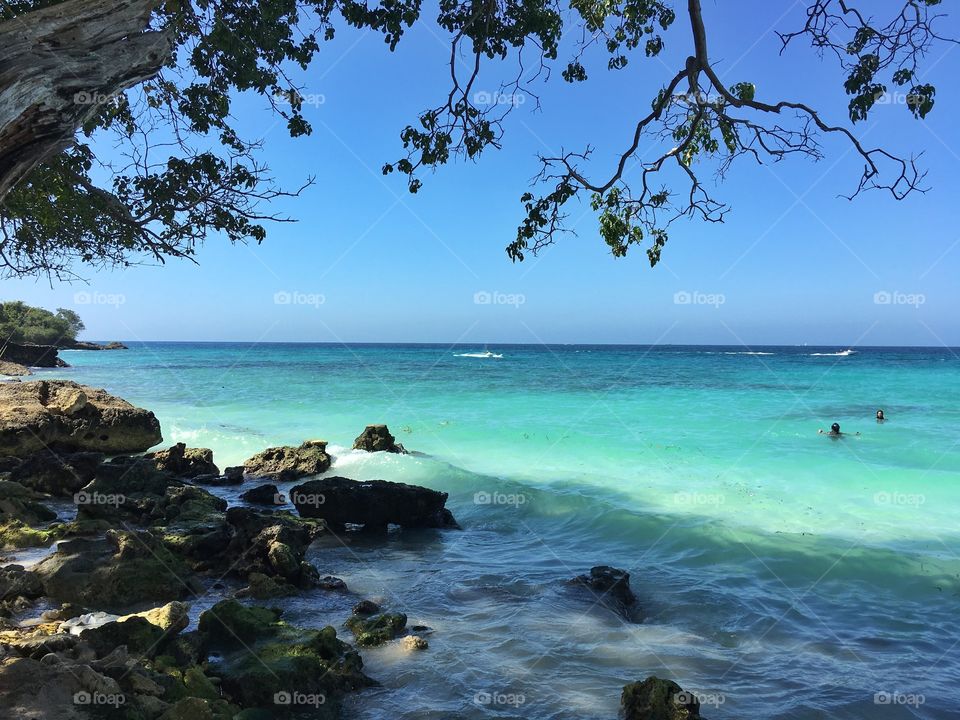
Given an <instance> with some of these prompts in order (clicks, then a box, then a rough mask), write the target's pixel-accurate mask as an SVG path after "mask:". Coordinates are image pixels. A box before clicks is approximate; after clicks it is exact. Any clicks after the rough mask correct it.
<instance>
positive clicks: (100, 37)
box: [0, 0, 173, 202]
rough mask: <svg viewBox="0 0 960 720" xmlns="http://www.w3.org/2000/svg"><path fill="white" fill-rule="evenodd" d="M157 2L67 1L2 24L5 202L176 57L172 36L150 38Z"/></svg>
mask: <svg viewBox="0 0 960 720" xmlns="http://www.w3.org/2000/svg"><path fill="white" fill-rule="evenodd" d="M155 4H156V0H67V1H66V2H63V3H60V4H58V5H53V6H52V7H47V8H44V9H41V10H34V11H32V12H28V13H24V14H23V15H20V16H18V17H14V18H13V19H11V20H7V21H5V22H3V23H2V24H0V202H2V201H3V198H4V197H5V196H6V194H7V193H8V192H9V191H10V189H11V188H12V187H13V186H14V185H15V184H16V183H18V182H19V181H20V180H22V179H23V178H24V177H26V176H27V175H28V174H29V173H30V171H31V170H33V168H34V167H36V166H37V164H39V163H41V162H43V161H44V160H46V159H48V158H50V157H53V156H54V155H56V154H57V153H59V152H61V151H63V150H64V149H66V148H67V147H69V146H70V145H71V144H72V143H73V141H74V137H75V135H76V133H77V130H78V128H79V127H80V126H81V125H82V124H83V123H84V122H85V121H86V120H88V119H89V118H90V117H92V116H93V114H94V113H96V111H97V108H98V106H99V105H101V104H103V103H104V102H105V101H106V100H107V99H108V98H109V97H110V96H111V95H113V94H115V93H117V92H119V91H122V90H125V89H126V88H129V87H131V86H133V85H136V84H138V83H140V82H143V81H144V80H146V79H148V78H150V77H153V76H154V75H156V73H157V72H158V71H159V70H160V68H161V67H162V66H163V64H164V63H165V62H166V61H167V60H168V59H169V58H170V54H171V52H172V50H173V42H172V37H173V34H172V32H170V31H165V32H157V31H148V32H145V28H146V27H147V24H148V22H149V20H150V13H151V10H152V9H153V7H154V6H155Z"/></svg>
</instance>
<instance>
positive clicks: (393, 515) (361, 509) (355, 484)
mask: <svg viewBox="0 0 960 720" xmlns="http://www.w3.org/2000/svg"><path fill="white" fill-rule="evenodd" d="M290 501H291V502H292V503H293V504H294V506H295V507H296V508H297V512H298V513H300V515H301V516H303V517H311V518H323V519H324V520H325V521H326V522H327V524H328V525H331V526H334V527H343V526H344V525H346V524H348V523H349V524H356V525H364V526H366V527H367V528H369V529H374V528H376V529H379V528H386V527H387V525H390V524H393V525H402V526H404V527H432V528H458V527H459V526H458V525H457V522H456V520H454V519H453V515H452V514H451V513H450V511H449V510H447V509H446V508H445V507H444V505H445V504H446V502H447V493H443V492H438V491H436V490H430V489H429V488H424V487H419V486H417V485H407V484H405V483H394V482H388V481H386V480H366V481H363V482H359V481H357V480H350V479H349V478H344V477H328V478H321V479H318V480H308V481H307V482H305V483H303V484H301V485H297V486H296V487H295V488H293V489H292V490H291V491H290Z"/></svg>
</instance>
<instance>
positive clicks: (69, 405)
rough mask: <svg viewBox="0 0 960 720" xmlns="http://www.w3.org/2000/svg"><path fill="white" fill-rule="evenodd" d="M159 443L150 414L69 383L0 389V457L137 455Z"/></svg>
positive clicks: (102, 392)
mask: <svg viewBox="0 0 960 720" xmlns="http://www.w3.org/2000/svg"><path fill="white" fill-rule="evenodd" d="M162 439H163V437H162V435H161V434H160V423H159V422H158V421H157V418H156V417H155V416H154V414H153V413H152V412H149V411H147V410H143V409H141V408H137V407H134V406H133V405H131V404H130V403H128V402H127V401H125V400H121V399H120V398H118V397H115V396H113V395H110V394H109V393H107V392H106V391H105V390H100V389H97V388H92V387H88V386H85V385H78V384H77V383H75V382H70V381H69V380H34V381H31V382H21V383H0V455H14V456H17V457H25V456H26V455H28V454H30V453H34V452H37V451H39V450H44V449H47V448H52V449H55V450H58V451H82V450H92V451H97V452H105V453H108V454H109V453H124V452H140V451H142V450H146V449H147V448H149V447H151V446H152V445H156V444H157V443H158V442H160V441H161V440H162Z"/></svg>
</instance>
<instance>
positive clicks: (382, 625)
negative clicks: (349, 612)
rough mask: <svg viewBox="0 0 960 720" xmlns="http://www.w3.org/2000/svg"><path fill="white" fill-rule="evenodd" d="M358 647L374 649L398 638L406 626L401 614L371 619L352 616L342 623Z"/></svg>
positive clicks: (405, 619) (389, 614) (390, 614)
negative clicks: (351, 634)
mask: <svg viewBox="0 0 960 720" xmlns="http://www.w3.org/2000/svg"><path fill="white" fill-rule="evenodd" d="M344 624H345V625H346V626H347V628H348V629H349V630H350V631H351V632H352V633H353V634H354V637H356V639H357V645H359V646H360V647H374V646H376V645H383V644H384V643H385V642H388V641H390V640H393V639H394V638H396V637H399V636H400V634H401V633H402V632H403V629H404V628H405V627H406V626H407V616H406V615H404V614H403V613H383V614H381V615H374V616H372V617H362V616H360V615H354V616H353V617H351V618H349V619H348V620H347V621H346V623H344Z"/></svg>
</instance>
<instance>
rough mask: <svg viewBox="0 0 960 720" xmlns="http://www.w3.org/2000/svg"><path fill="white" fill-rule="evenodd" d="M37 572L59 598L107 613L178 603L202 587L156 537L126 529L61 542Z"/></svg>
mask: <svg viewBox="0 0 960 720" xmlns="http://www.w3.org/2000/svg"><path fill="white" fill-rule="evenodd" d="M34 572H35V573H36V574H37V575H38V576H39V578H40V580H41V582H42V583H43V587H44V591H45V594H46V595H48V596H50V597H52V598H54V599H55V600H58V601H61V602H70V603H75V604H77V605H81V606H84V607H97V608H102V609H104V610H107V611H109V612H123V611H124V610H126V609H127V608H129V607H130V606H132V605H135V604H137V603H143V602H157V601H160V602H164V601H168V600H177V599H179V598H181V597H184V596H186V595H188V594H189V593H191V592H193V591H194V590H195V589H198V588H197V587H196V585H195V584H194V583H191V580H190V577H191V576H190V573H189V570H188V569H187V568H186V567H185V566H184V564H183V562H182V561H181V560H180V559H178V558H177V557H175V556H174V555H173V554H172V553H171V552H170V551H169V550H168V549H167V548H166V547H164V545H163V544H162V543H160V542H159V541H158V540H157V539H156V538H154V537H153V536H152V535H150V534H149V533H143V532H129V531H126V530H110V531H108V532H107V534H106V537H105V538H104V539H98V540H88V539H76V540H68V541H65V542H62V543H60V544H59V545H58V546H57V551H56V552H55V553H53V554H52V555H50V556H49V557H46V558H44V559H43V560H41V561H40V562H39V563H37V565H36V566H35V568H34Z"/></svg>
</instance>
